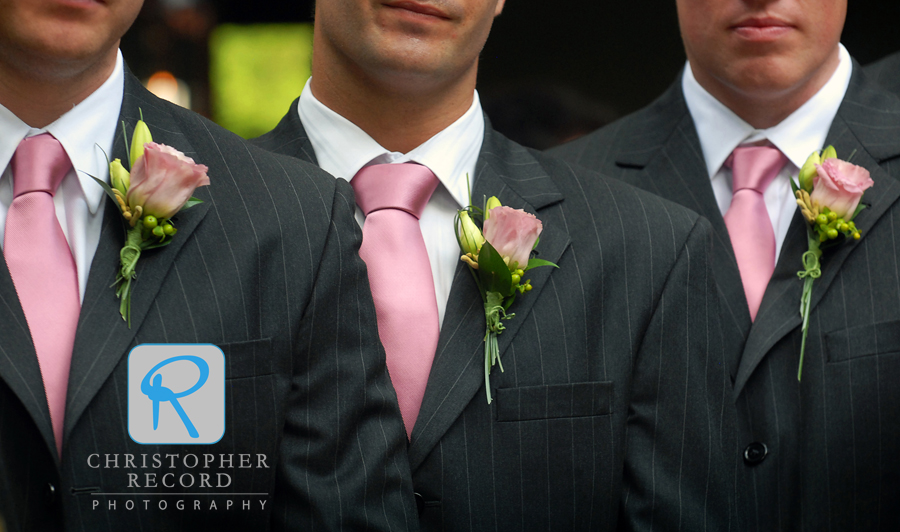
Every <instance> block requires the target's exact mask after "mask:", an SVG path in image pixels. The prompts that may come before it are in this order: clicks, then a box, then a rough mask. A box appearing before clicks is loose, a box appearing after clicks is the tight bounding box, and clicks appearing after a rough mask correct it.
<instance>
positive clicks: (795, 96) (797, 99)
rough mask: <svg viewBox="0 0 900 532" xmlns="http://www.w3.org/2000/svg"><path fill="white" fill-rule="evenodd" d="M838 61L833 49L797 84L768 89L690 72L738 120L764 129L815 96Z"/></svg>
mask: <svg viewBox="0 0 900 532" xmlns="http://www.w3.org/2000/svg"><path fill="white" fill-rule="evenodd" d="M839 64H840V55H839V53H838V50H837V49H835V53H834V55H833V56H832V57H831V58H829V60H828V62H826V63H825V64H824V65H823V66H822V68H819V69H817V70H816V71H815V72H814V73H813V74H812V75H811V76H810V77H809V78H808V79H806V80H803V82H802V83H801V84H799V85H798V86H795V87H790V88H788V89H784V90H771V91H763V90H754V91H742V90H740V89H739V88H737V87H732V86H728V85H726V84H724V83H722V82H720V81H719V80H717V79H715V78H714V77H712V76H710V75H708V73H706V72H703V71H700V70H699V69H698V71H694V72H693V73H694V78H695V79H696V80H697V83H699V84H700V86H702V87H703V88H704V89H706V91H707V92H709V93H710V94H711V95H712V96H713V97H714V98H716V99H717V100H719V101H720V102H722V104H723V105H725V106H726V107H728V108H729V109H731V110H732V111H733V112H734V114H736V115H738V116H739V117H740V118H741V119H742V120H744V121H745V122H747V123H748V124H750V125H751V126H753V127H754V128H756V129H768V128H770V127H774V126H777V125H778V124H780V123H781V122H782V121H784V119H786V118H787V117H789V116H790V115H791V114H792V113H793V112H794V111H796V110H797V109H799V108H800V107H801V106H802V105H803V104H805V103H806V102H807V101H809V99H810V98H812V97H813V96H815V95H816V93H817V92H819V90H820V89H821V88H822V87H824V86H825V84H826V83H828V80H829V79H831V76H832V75H833V74H834V72H835V71H836V70H837V67H838V65H839Z"/></svg>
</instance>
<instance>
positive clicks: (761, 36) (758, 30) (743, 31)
mask: <svg viewBox="0 0 900 532" xmlns="http://www.w3.org/2000/svg"><path fill="white" fill-rule="evenodd" d="M730 29H731V30H733V31H734V32H735V33H736V34H738V35H739V36H740V37H743V38H744V39H748V40H751V41H771V40H775V39H777V38H779V37H781V36H782V35H784V34H786V33H788V32H790V31H791V30H793V29H794V26H792V25H791V24H789V23H787V22H785V21H783V20H779V19H777V18H773V17H751V18H747V19H744V20H742V21H740V22H738V23H737V24H734V25H732V26H731V28H730Z"/></svg>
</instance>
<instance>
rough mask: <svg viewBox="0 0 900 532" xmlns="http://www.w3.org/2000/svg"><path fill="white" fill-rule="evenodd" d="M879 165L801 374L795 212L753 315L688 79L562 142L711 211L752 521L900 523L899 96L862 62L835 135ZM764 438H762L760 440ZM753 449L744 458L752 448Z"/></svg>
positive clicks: (567, 152) (739, 453) (756, 524)
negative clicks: (687, 92)
mask: <svg viewBox="0 0 900 532" xmlns="http://www.w3.org/2000/svg"><path fill="white" fill-rule="evenodd" d="M827 144H832V145H834V147H835V148H836V149H837V153H838V154H839V155H840V156H842V157H844V158H846V157H849V156H850V154H852V153H853V154H855V155H854V156H853V162H854V163H856V164H858V165H861V166H864V167H865V168H867V169H869V171H870V172H871V175H872V179H873V180H874V181H875V185H874V186H873V187H872V188H871V189H870V190H868V191H867V192H866V193H865V196H864V198H863V203H866V204H868V205H869V208H867V209H866V210H865V211H863V212H862V213H861V214H860V215H859V216H858V217H857V219H856V224H857V227H859V229H860V230H861V231H862V239H861V240H859V241H857V242H847V243H845V244H843V245H841V246H839V247H838V248H836V249H834V248H833V249H830V250H828V251H826V252H825V254H824V255H823V257H822V276H821V277H820V278H819V279H817V280H816V281H815V283H814V285H813V289H812V290H813V291H812V311H811V314H810V320H809V336H808V338H807V343H806V355H805V361H804V364H803V380H802V382H798V381H797V367H798V362H799V354H800V342H801V331H800V325H801V323H800V321H801V320H800V313H799V302H800V294H801V290H802V284H803V283H802V281H801V280H800V279H798V278H797V271H798V270H800V269H802V268H801V255H802V254H803V253H804V252H805V251H806V249H807V240H806V227H805V222H804V221H803V219H802V218H801V216H800V215H799V213H798V214H796V215H795V216H794V219H793V220H792V223H791V226H790V229H789V231H788V234H787V237H786V240H785V242H784V245H783V248H782V251H781V255H780V257H779V259H778V263H777V264H776V266H775V273H774V275H773V276H772V279H771V280H770V281H769V285H768V287H767V288H766V292H765V295H764V297H763V300H762V304H761V306H760V309H759V313H758V315H757V317H756V321H755V322H753V323H751V321H750V316H749V311H748V309H747V302H746V299H745V297H744V292H743V288H742V284H741V280H740V274H739V272H738V268H737V263H736V261H735V258H734V251H733V249H732V247H731V241H730V240H729V237H728V232H727V229H726V228H725V223H724V221H723V219H722V214H721V213H720V212H719V209H718V207H717V205H716V200H715V198H714V196H713V191H712V188H711V186H710V179H709V175H708V173H707V170H706V165H705V163H704V160H703V156H702V152H701V149H700V142H699V139H698V137H697V132H696V129H695V128H694V123H693V120H692V118H691V115H690V113H689V112H688V110H687V107H686V105H685V102H684V97H683V95H682V91H681V82H680V80H678V81H676V83H675V84H674V85H673V86H672V87H671V88H670V89H669V90H668V91H667V92H666V93H665V94H663V95H662V97H660V98H659V99H658V100H657V101H656V102H654V103H653V104H651V105H650V106H649V107H647V108H645V109H643V110H641V111H638V112H637V113H635V114H633V115H631V116H628V117H625V118H624V119H622V120H620V121H618V122H616V123H613V124H611V125H610V126H608V127H606V128H603V129H601V130H599V131H597V132H595V133H592V134H591V135H589V136H588V137H586V138H582V139H579V140H577V141H575V142H572V143H570V144H568V145H566V146H562V147H560V148H559V149H557V150H555V153H556V154H557V155H559V156H562V157H565V158H567V159H568V160H570V161H575V162H577V163H579V164H582V165H584V166H586V167H588V168H599V169H602V170H604V171H606V172H608V173H610V175H613V176H616V177H618V178H620V179H622V180H625V181H627V182H629V183H632V184H635V185H637V186H640V187H641V188H644V189H647V190H650V191H652V192H654V193H655V194H658V195H660V196H662V197H664V198H667V199H670V200H673V201H676V202H678V203H680V204H682V205H685V206H687V207H689V208H691V209H694V210H696V211H697V212H699V213H700V214H702V215H703V216H705V217H707V218H708V219H709V220H710V221H711V222H712V225H713V228H714V231H715V245H714V248H715V249H714V253H713V265H714V270H715V275H716V279H717V281H718V284H719V290H720V294H721V304H722V314H723V318H724V322H725V325H724V326H725V335H726V345H727V350H728V353H729V355H728V356H729V368H730V372H731V378H732V380H733V382H734V397H735V400H736V403H737V407H738V415H739V435H738V438H739V439H738V442H739V446H738V447H737V448H736V449H735V453H734V454H735V458H736V459H737V461H738V464H737V467H738V468H739V470H740V471H741V475H742V482H743V484H744V487H743V488H742V490H741V492H742V493H743V494H744V495H745V496H746V497H745V500H744V503H745V504H744V505H743V508H744V511H745V512H746V519H747V522H748V524H749V525H750V529H751V530H759V531H772V530H792V531H793V530H852V529H857V530H896V529H897V528H898V527H900V507H898V506H897V505H896V504H895V502H894V501H893V499H894V495H895V494H896V493H898V492H900V475H898V474H897V471H898V470H900V452H898V451H900V424H897V423H894V422H893V421H889V420H893V419H894V418H895V417H896V415H897V414H898V413H900V388H898V387H897V385H896V379H897V376H898V374H900V356H898V353H900V334H898V331H900V299H898V298H900V274H898V272H900V268H898V260H900V258H898V254H897V250H898V249H900V232H898V231H896V230H895V228H894V227H895V225H897V224H898V222H900V205H898V204H897V202H896V200H897V197H898V195H900V183H898V182H897V176H900V158H898V156H900V101H898V99H897V98H895V97H893V96H891V95H890V94H887V93H885V92H884V91H883V90H882V89H880V88H879V87H878V86H877V85H875V84H874V83H873V82H872V81H871V80H869V79H868V78H867V77H866V75H865V74H864V73H862V72H861V71H860V68H859V65H858V64H855V63H854V67H853V76H852V79H851V81H850V86H849V88H848V90H847V94H846V96H845V97H844V100H843V102H842V103H841V106H840V109H839V110H838V113H837V116H836V117H835V119H834V122H833V123H832V125H831V129H830V130H829V132H828V137H827V141H826V145H827ZM760 444H763V445H764V447H763V445H760ZM745 452H746V459H745V458H744V454H745Z"/></svg>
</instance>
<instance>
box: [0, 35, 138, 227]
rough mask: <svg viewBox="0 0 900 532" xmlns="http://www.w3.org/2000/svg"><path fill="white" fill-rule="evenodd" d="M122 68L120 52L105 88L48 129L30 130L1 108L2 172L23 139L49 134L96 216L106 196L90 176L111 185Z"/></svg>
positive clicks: (89, 207) (119, 108)
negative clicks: (109, 160) (60, 148)
mask: <svg viewBox="0 0 900 532" xmlns="http://www.w3.org/2000/svg"><path fill="white" fill-rule="evenodd" d="M123 64H124V63H123V60H122V52H118V53H117V55H116V66H115V67H114V68H113V71H112V74H110V76H109V78H107V80H106V81H105V82H104V83H103V85H101V86H100V87H99V88H98V89H97V90H96V91H94V92H93V93H91V95H90V96H88V97H87V98H85V99H84V100H82V101H81V102H80V103H78V104H77V105H75V106H74V107H72V109H71V110H69V111H68V112H66V113H65V114H64V115H62V116H60V117H59V118H57V119H56V121H54V122H53V123H52V124H50V125H48V126H47V127H44V128H41V129H36V128H32V127H29V126H28V124H26V123H25V122H23V121H22V120H20V119H19V117H17V116H16V115H15V114H13V113H12V112H11V111H10V110H9V109H7V108H6V107H4V106H2V105H0V168H6V167H7V166H9V162H10V161H11V160H12V156H13V154H14V153H15V151H16V148H17V147H18V145H19V142H21V141H22V139H24V138H25V137H31V136H34V135H40V134H41V133H50V134H51V135H53V136H54V137H56V139H57V140H59V142H60V144H62V146H63V149H65V150H66V154H67V155H68V156H69V160H70V161H72V166H73V167H74V168H75V170H76V175H77V176H78V182H79V183H80V185H81V190H82V193H83V194H84V198H85V200H86V202H87V206H88V209H89V210H90V211H91V214H96V213H97V209H99V208H100V205H101V203H102V202H103V198H104V196H105V192H104V191H103V188H101V187H100V186H98V185H97V183H95V182H94V180H93V179H91V177H90V176H91V175H93V176H95V177H96V178H98V179H101V180H103V181H105V182H109V167H108V165H107V158H106V157H107V155H111V154H112V148H113V141H114V137H115V134H116V122H117V121H118V118H119V112H120V111H121V107H122V98H123V95H124V91H125V73H124V67H123ZM104 152H105V153H104ZM89 174H90V175H89ZM4 175H6V174H5V173H4ZM13 178H15V177H13ZM0 179H2V177H0Z"/></svg>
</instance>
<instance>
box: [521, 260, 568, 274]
mask: <svg viewBox="0 0 900 532" xmlns="http://www.w3.org/2000/svg"><path fill="white" fill-rule="evenodd" d="M541 266H553V267H554V268H559V266H557V265H556V264H554V263H552V262H550V261H549V260H544V259H528V266H526V267H525V268H524V271H526V272H527V271H528V270H530V269H532V268H540V267H541Z"/></svg>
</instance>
